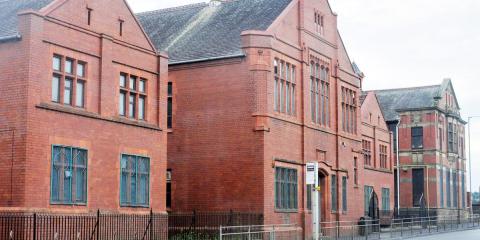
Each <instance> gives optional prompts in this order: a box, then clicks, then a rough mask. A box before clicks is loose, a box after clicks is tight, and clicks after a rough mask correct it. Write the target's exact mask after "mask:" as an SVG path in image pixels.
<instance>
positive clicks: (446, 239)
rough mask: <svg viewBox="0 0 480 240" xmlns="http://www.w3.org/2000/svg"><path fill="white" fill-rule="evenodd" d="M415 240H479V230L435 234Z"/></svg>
mask: <svg viewBox="0 0 480 240" xmlns="http://www.w3.org/2000/svg"><path fill="white" fill-rule="evenodd" d="M414 239H415V240H480V229H477V230H470V231H461V232H451V233H443V234H436V235H431V236H427V237H418V238H414Z"/></svg>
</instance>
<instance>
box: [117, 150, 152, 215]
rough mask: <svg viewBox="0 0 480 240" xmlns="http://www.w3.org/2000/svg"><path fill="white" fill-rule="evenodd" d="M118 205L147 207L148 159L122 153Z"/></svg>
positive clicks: (148, 190)
mask: <svg viewBox="0 0 480 240" xmlns="http://www.w3.org/2000/svg"><path fill="white" fill-rule="evenodd" d="M120 169H121V170H120V171H121V172H120V205H121V206H123V207H127V206H131V207H135V206H140V207H148V205H149V202H150V201H149V199H150V159H149V158H147V157H140V156H134V155H126V154H122V157H121V161H120Z"/></svg>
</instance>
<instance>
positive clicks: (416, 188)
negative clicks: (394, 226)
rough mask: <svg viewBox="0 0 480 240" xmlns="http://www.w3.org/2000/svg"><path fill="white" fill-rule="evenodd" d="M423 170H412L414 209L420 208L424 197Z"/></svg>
mask: <svg viewBox="0 0 480 240" xmlns="http://www.w3.org/2000/svg"><path fill="white" fill-rule="evenodd" d="M423 185H424V180H423V169H412V191H413V194H412V196H413V207H420V206H421V200H422V198H423V197H425V196H423V193H424V192H423Z"/></svg>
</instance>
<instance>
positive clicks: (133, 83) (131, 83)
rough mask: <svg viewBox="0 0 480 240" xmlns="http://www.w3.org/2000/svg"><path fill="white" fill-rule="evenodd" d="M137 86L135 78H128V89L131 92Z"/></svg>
mask: <svg viewBox="0 0 480 240" xmlns="http://www.w3.org/2000/svg"><path fill="white" fill-rule="evenodd" d="M136 85H137V77H135V76H130V81H129V87H130V89H132V90H136V87H137V86H136Z"/></svg>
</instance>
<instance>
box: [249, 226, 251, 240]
mask: <svg viewBox="0 0 480 240" xmlns="http://www.w3.org/2000/svg"><path fill="white" fill-rule="evenodd" d="M251 232H252V226H248V240H251V239H252V234H251Z"/></svg>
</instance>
